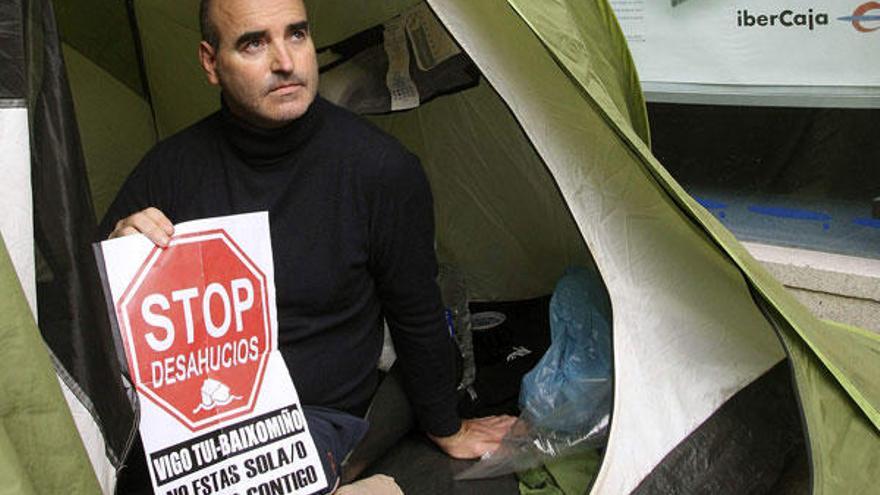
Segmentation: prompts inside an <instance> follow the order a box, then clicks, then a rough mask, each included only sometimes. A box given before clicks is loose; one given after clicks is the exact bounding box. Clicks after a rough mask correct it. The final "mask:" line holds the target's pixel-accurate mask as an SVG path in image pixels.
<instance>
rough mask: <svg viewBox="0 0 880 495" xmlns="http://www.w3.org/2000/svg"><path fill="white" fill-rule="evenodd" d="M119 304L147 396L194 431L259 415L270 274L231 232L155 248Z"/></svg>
mask: <svg viewBox="0 0 880 495" xmlns="http://www.w3.org/2000/svg"><path fill="white" fill-rule="evenodd" d="M116 307H117V312H118V314H117V316H118V318H119V324H120V331H121V333H122V338H123V343H124V345H125V351H126V354H127V355H128V362H129V369H130V371H131V374H132V379H133V381H134V383H135V386H136V387H137V389H138V390H139V391H140V392H141V394H142V395H144V396H146V397H147V398H149V399H150V400H151V401H153V402H154V403H155V404H156V405H158V406H159V407H161V408H162V409H164V410H165V411H166V412H168V413H169V414H171V415H172V416H174V417H175V418H177V420H178V421H180V422H181V423H183V424H184V425H185V426H186V427H187V428H189V429H190V430H192V431H197V430H200V429H202V428H205V427H207V426H210V425H212V424H216V423H218V422H220V421H226V420H230V419H233V418H236V417H239V416H242V415H244V414H247V413H249V412H251V411H252V410H253V408H254V403H255V401H256V398H257V396H258V393H259V389H260V383H261V382H262V380H263V373H264V371H265V367H266V362H267V360H268V357H269V352H270V351H271V350H272V349H270V346H271V345H272V338H271V327H270V323H269V314H268V310H269V305H268V294H267V286H266V276H265V275H264V274H263V272H262V271H260V269H259V268H258V267H257V266H256V265H255V264H254V263H253V262H252V261H251V260H250V259H249V258H248V257H247V255H246V254H245V253H244V252H243V251H242V250H241V248H239V246H238V245H237V244H236V243H235V242H234V241H233V240H232V238H231V237H230V236H229V235H228V234H227V233H226V232H225V231H224V230H211V231H205V232H199V233H193V234H188V235H182V236H176V237H173V238H172V239H171V242H170V243H169V245H168V247H166V248H164V249H163V248H159V247H154V248H153V249H152V251H150V254H149V255H148V256H147V258H146V260H145V261H144V263H143V264H142V265H141V267H140V269H139V270H138V272H137V274H136V275H135V277H134V279H132V282H131V283H130V285H129V286H128V288H126V290H125V292H124V293H123V294H122V297H121V298H120V300H119V301H118V302H117V306H116Z"/></svg>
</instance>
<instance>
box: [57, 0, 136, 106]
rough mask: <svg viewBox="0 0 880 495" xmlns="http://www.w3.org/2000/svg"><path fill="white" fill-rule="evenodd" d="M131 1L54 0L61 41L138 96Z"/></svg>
mask: <svg viewBox="0 0 880 495" xmlns="http://www.w3.org/2000/svg"><path fill="white" fill-rule="evenodd" d="M130 3H131V2H128V1H120V0H89V1H88V3H87V4H86V2H82V1H78V0H54V2H53V5H54V7H55V16H56V18H57V19H58V27H59V30H60V35H61V41H62V42H64V43H66V44H68V45H70V46H71V47H72V48H74V49H75V50H77V51H78V52H80V53H82V54H84V55H85V56H86V57H88V59H89V60H91V61H92V62H93V63H94V64H96V65H97V66H99V67H101V69H102V70H104V71H106V72H108V73H110V74H112V75H113V78H114V79H115V80H117V81H119V82H121V83H122V84H123V85H125V86H126V87H128V88H129V89H130V90H131V91H134V92H135V93H137V94H138V95H140V96H144V95H145V93H146V91H145V88H144V82H143V81H142V80H141V74H140V63H139V61H138V50H137V44H136V40H135V34H134V33H133V32H132V17H131V14H130V12H129V5H130Z"/></svg>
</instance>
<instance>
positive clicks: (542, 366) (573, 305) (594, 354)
mask: <svg viewBox="0 0 880 495" xmlns="http://www.w3.org/2000/svg"><path fill="white" fill-rule="evenodd" d="M550 339H551V344H550V348H549V349H547V352H546V353H545V354H544V357H543V358H541V361H539V362H538V364H537V365H536V366H535V367H534V368H533V369H532V371H530V372H529V373H528V374H526V376H525V377H523V381H522V388H521V389H520V396H519V403H520V409H522V411H523V413H524V414H528V415H529V417H530V418H531V419H532V420H533V421H534V422H535V426H538V427H541V428H548V429H552V430H555V431H556V432H558V433H566V432H568V433H577V432H580V431H582V430H583V429H584V428H585V425H589V424H590V423H593V424H595V423H597V422H598V421H599V420H601V418H602V417H603V416H605V415H607V414H608V412H609V406H610V400H609V399H610V395H611V302H610V300H609V299H608V293H607V291H606V290H605V287H604V286H603V285H602V282H601V280H600V279H599V277H598V275H596V274H594V273H593V272H590V271H589V270H586V269H584V268H570V269H569V270H568V271H567V272H566V274H565V276H563V277H562V279H560V281H559V282H558V283H557V284H556V290H555V291H554V292H553V297H552V299H551V300H550ZM563 412H565V414H562V413H563Z"/></svg>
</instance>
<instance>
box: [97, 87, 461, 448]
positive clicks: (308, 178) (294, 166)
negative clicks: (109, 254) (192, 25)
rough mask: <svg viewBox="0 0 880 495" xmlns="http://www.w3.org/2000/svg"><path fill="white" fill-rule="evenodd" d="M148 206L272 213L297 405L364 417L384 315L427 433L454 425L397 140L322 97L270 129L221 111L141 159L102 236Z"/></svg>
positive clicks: (423, 201) (417, 191)
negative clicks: (248, 122)
mask: <svg viewBox="0 0 880 495" xmlns="http://www.w3.org/2000/svg"><path fill="white" fill-rule="evenodd" d="M148 206H155V207H156V208H158V209H160V210H162V212H163V213H165V215H166V216H167V217H168V218H169V219H170V220H171V221H172V222H175V223H177V222H183V221H186V220H192V219H196V218H204V217H213V216H220V215H230V214H235V213H246V212H254V211H262V210H268V211H269V223H270V228H271V233H272V250H273V255H274V263H275V284H276V294H277V296H276V297H277V305H278V328H279V332H278V344H279V348H280V350H281V353H282V355H283V356H284V359H285V361H286V362H287V367H288V369H289V370H290V374H291V376H292V377H293V380H294V383H295V384H296V388H297V391H298V392H299V394H300V397H301V400H302V402H303V404H307V405H317V406H325V407H330V408H334V409H338V410H342V411H346V412H350V413H353V414H357V415H362V414H363V413H364V412H365V410H366V407H367V405H368V403H369V401H370V397H371V396H372V394H373V393H374V391H375V388H376V384H377V379H378V376H377V371H376V363H377V360H378V357H379V354H380V352H381V348H382V330H381V325H380V321H381V317H382V316H384V317H385V318H386V320H387V321H388V323H389V327H390V328H391V333H392V338H393V340H394V345H395V348H396V350H397V355H398V363H399V364H398V366H401V367H402V371H403V376H404V381H405V384H406V386H407V389H408V393H409V395H410V398H411V400H412V402H413V403H414V406H415V409H416V415H417V417H418V419H419V422H420V424H421V426H422V428H424V429H425V430H426V431H428V432H430V433H432V434H435V435H441V436H442V435H449V434H452V433H454V432H455V431H457V429H458V428H459V425H460V421H459V418H458V415H457V413H456V408H455V390H454V381H455V380H454V364H453V363H454V358H453V349H454V348H453V346H452V341H451V339H449V337H448V335H447V332H446V329H445V325H444V322H443V317H442V308H441V302H440V294H439V290H438V288H437V285H436V283H435V276H436V273H437V263H436V259H435V254H434V219H433V209H432V208H433V207H432V199H431V191H430V188H429V185H428V182H427V180H426V177H425V175H424V172H423V170H422V168H421V166H420V164H419V162H418V159H417V158H416V157H415V156H414V155H412V154H411V153H409V152H407V151H406V150H405V149H404V148H403V147H402V146H401V145H400V144H399V143H398V142H397V141H395V140H394V139H393V138H391V137H390V136H388V135H386V134H384V133H383V132H382V131H380V130H378V129H377V128H375V127H373V126H372V125H371V124H369V123H367V122H365V121H363V120H361V119H360V118H359V117H356V116H354V115H352V114H350V113H349V112H347V111H345V110H343V109H340V108H338V107H336V106H334V105H333V104H331V103H329V102H327V101H325V100H322V99H321V98H318V99H316V100H315V102H314V103H313V104H312V106H311V107H310V109H309V110H308V112H307V113H306V114H305V115H303V116H302V117H301V118H300V119H297V120H295V121H293V122H292V123H290V124H289V125H287V126H286V127H283V128H280V129H272V130H266V129H260V128H256V127H253V126H251V125H249V124H247V123H245V122H243V121H241V120H240V119H237V118H236V117H235V116H233V115H232V114H230V113H229V111H228V109H227V108H226V107H225V106H224V107H223V108H222V109H221V110H220V111H219V112H217V113H215V114H213V115H211V116H209V117H207V118H205V119H204V120H202V121H200V122H198V123H197V124H195V125H193V126H192V127H189V128H188V129H185V130H184V131H182V132H180V133H178V134H175V135H174V136H172V137H170V138H168V139H166V140H164V141H162V142H160V143H159V144H158V145H156V146H155V147H154V148H153V149H152V150H151V151H150V152H149V153H148V154H147V155H146V156H145V157H144V159H143V160H142V161H141V163H140V164H139V165H138V166H137V168H136V169H135V170H134V172H133V173H132V174H131V176H130V177H129V178H128V180H127V181H126V182H125V184H124V185H123V187H122V189H121V191H120V192H119V195H118V196H117V198H116V200H115V201H114V202H113V204H112V205H111V207H110V209H109V210H108V212H107V215H106V216H105V217H104V221H103V222H102V223H101V227H100V235H101V238H106V237H107V235H108V234H109V232H110V231H111V230H112V229H113V226H114V224H115V223H116V222H117V221H118V220H119V219H121V218H124V217H126V216H128V215H130V214H132V213H134V212H136V211H140V210H142V209H144V208H146V207H148Z"/></svg>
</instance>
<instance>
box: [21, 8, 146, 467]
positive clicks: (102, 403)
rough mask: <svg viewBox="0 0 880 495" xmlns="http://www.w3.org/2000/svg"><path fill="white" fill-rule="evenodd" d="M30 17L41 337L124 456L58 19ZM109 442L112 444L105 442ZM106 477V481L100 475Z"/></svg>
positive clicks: (123, 426)
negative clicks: (56, 22)
mask: <svg viewBox="0 0 880 495" xmlns="http://www.w3.org/2000/svg"><path fill="white" fill-rule="evenodd" d="M20 5H21V6H22V11H23V12H26V13H27V15H28V16H29V23H28V26H29V29H28V30H27V37H26V38H22V40H21V42H22V43H24V46H25V51H26V52H27V53H28V57H27V62H28V67H27V74H28V79H29V88H30V89H29V94H28V95H27V101H28V106H29V115H30V120H31V125H30V130H31V132H30V134H31V136H30V151H31V168H30V171H31V174H30V175H31V184H32V190H33V208H34V209H33V225H34V235H33V238H34V247H33V249H32V251H34V250H35V251H36V252H37V265H38V267H39V268H38V270H37V290H36V292H37V309H38V321H39V325H40V331H41V333H42V336H43V339H44V340H45V342H46V344H47V345H48V346H49V348H50V350H51V354H52V355H53V356H54V358H56V359H57V362H56V365H57V366H58V367H60V368H61V369H59V376H60V377H62V378H63V379H66V380H70V382H69V383H65V387H66V388H68V389H69V390H71V391H73V392H74V393H75V394H76V395H77V399H78V400H77V402H78V403H81V404H82V405H84V406H86V407H87V408H88V410H89V413H90V415H91V419H93V420H94V421H95V423H96V424H97V427H98V430H97V431H99V432H100V434H101V436H102V437H103V438H102V439H101V442H100V443H101V449H100V450H99V454H100V457H102V458H104V459H109V460H110V461H111V462H115V463H116V467H118V466H119V464H120V463H121V460H122V458H124V455H125V451H126V449H127V446H128V444H129V443H130V441H131V440H130V439H131V435H132V434H133V431H134V416H133V411H132V409H131V405H130V400H129V398H128V397H127V396H126V392H125V387H124V386H123V384H122V381H121V374H120V371H119V366H118V361H117V359H116V350H115V348H114V344H113V341H112V337H111V334H110V331H109V322H108V319H107V313H106V307H105V305H104V299H103V296H102V295H101V293H100V291H99V290H96V289H95V288H97V287H100V284H99V283H98V279H97V271H96V269H95V266H94V258H93V257H92V255H91V250H90V246H91V241H92V236H93V235H94V228H95V224H96V222H95V213H94V209H93V204H92V203H91V200H90V195H89V184H88V182H87V179H86V174H85V166H84V162H83V157H82V151H81V147H80V141H79V135H78V133H77V127H76V120H75V115H74V109H73V104H72V99H71V95H70V90H69V87H68V83H67V75H66V70H65V67H64V61H63V59H62V53H61V46H60V42H59V38H58V31H57V26H56V24H55V16H54V14H53V11H52V5H51V3H49V2H48V1H47V0H33V1H27V2H21V3H20ZM105 442H106V443H105ZM102 478H103V473H102Z"/></svg>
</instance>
